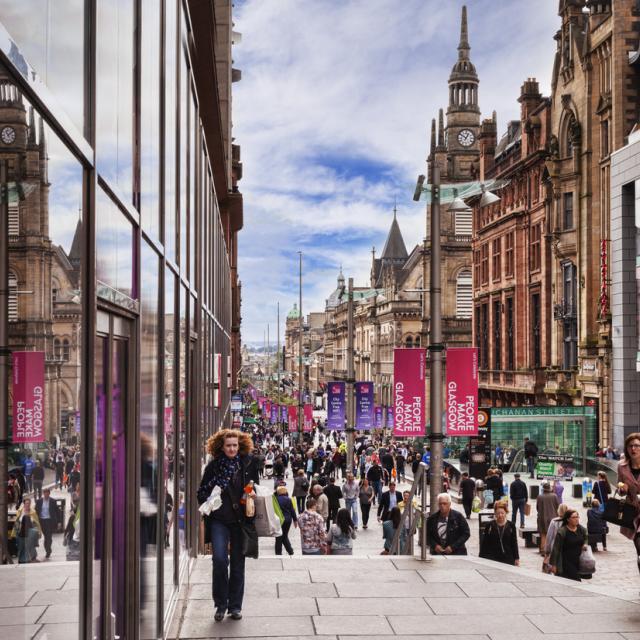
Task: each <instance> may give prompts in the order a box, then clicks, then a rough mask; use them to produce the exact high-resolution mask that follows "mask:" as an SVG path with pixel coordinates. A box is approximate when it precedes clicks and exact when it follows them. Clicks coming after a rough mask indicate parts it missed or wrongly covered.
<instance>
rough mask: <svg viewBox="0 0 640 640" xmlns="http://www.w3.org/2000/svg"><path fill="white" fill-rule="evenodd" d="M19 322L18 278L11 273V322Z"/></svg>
mask: <svg viewBox="0 0 640 640" xmlns="http://www.w3.org/2000/svg"><path fill="white" fill-rule="evenodd" d="M17 321H18V278H17V277H16V274H15V273H13V271H9V322H17Z"/></svg>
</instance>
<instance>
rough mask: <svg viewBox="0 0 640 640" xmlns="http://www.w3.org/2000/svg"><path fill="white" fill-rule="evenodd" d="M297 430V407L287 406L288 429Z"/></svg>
mask: <svg viewBox="0 0 640 640" xmlns="http://www.w3.org/2000/svg"><path fill="white" fill-rule="evenodd" d="M297 430H298V407H296V406H295V405H291V406H290V407H289V431H297Z"/></svg>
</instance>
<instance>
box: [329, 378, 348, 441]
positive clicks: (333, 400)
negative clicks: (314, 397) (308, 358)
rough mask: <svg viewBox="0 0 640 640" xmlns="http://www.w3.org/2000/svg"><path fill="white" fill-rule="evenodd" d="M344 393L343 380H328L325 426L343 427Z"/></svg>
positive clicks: (341, 428) (331, 427) (337, 429)
mask: <svg viewBox="0 0 640 640" xmlns="http://www.w3.org/2000/svg"><path fill="white" fill-rule="evenodd" d="M344 417H345V394H344V382H330V383H329V390H328V398H327V428H328V429H333V430H336V431H342V430H343V429H344Z"/></svg>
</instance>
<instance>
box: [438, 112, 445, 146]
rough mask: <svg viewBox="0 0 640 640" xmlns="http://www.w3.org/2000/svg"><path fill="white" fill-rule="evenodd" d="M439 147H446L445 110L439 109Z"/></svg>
mask: <svg viewBox="0 0 640 640" xmlns="http://www.w3.org/2000/svg"><path fill="white" fill-rule="evenodd" d="M438 147H441V148H443V147H444V111H443V110H442V109H440V110H439V111H438Z"/></svg>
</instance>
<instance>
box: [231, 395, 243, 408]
mask: <svg viewBox="0 0 640 640" xmlns="http://www.w3.org/2000/svg"><path fill="white" fill-rule="evenodd" d="M231 411H235V412H240V411H242V394H240V393H234V394H233V395H232V396H231Z"/></svg>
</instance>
